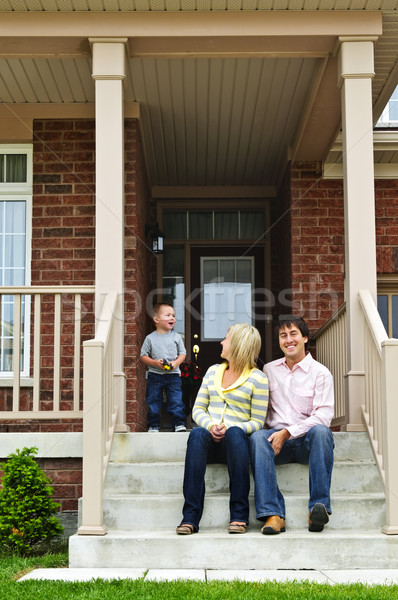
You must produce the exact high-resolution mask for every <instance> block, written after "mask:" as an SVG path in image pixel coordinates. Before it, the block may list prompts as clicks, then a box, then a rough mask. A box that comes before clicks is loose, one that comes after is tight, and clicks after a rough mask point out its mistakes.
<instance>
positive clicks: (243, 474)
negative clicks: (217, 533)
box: [176, 323, 268, 535]
mask: <svg viewBox="0 0 398 600" xmlns="http://www.w3.org/2000/svg"><path fill="white" fill-rule="evenodd" d="M221 346H222V352H221V358H224V359H225V361H226V362H224V363H222V364H220V365H213V366H212V367H210V368H209V369H208V371H207V373H206V375H205V377H204V379H203V383H202V385H201V387H200V389H199V392H198V395H197V397H196V401H195V404H194V407H193V410H192V417H193V419H194V421H196V423H197V424H198V425H199V427H197V428H196V429H193V430H192V431H191V433H190V436H189V438H188V445H187V453H186V457H185V471H184V486H183V492H184V499H185V503H184V508H183V511H182V512H183V519H182V521H181V525H179V526H178V527H177V529H176V532H177V533H178V534H180V535H190V534H191V533H196V532H197V531H199V521H200V519H201V516H202V512H203V504H204V496H205V472H206V464H207V463H226V464H227V465H228V473H229V481H230V503H229V507H230V525H229V527H228V532H229V533H246V527H247V524H248V522H249V499H248V496H249V489H250V476H249V449H248V436H249V435H250V434H251V433H253V432H254V431H257V430H259V429H261V428H262V427H263V424H264V420H265V416H266V414H267V406H268V379H267V377H266V375H264V373H262V372H261V371H260V370H259V369H257V368H256V360H257V357H258V354H259V351H260V347H261V338H260V334H259V332H258V331H257V329H255V327H252V326H251V325H248V324H247V323H240V324H237V325H232V327H230V328H229V329H228V333H227V335H226V337H225V339H224V340H223V341H222V342H221Z"/></svg>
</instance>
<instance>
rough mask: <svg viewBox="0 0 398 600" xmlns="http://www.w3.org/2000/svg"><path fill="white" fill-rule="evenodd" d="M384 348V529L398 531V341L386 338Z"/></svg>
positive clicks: (395, 532)
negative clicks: (397, 462)
mask: <svg viewBox="0 0 398 600" xmlns="http://www.w3.org/2000/svg"><path fill="white" fill-rule="evenodd" d="M381 347H382V353H383V358H382V369H383V372H382V402H383V416H384V435H383V458H384V471H385V495H386V524H385V525H384V527H383V529H382V532H383V533H386V534H389V535H393V534H395V535H397V534H398V468H397V464H396V458H397V456H398V436H397V425H398V402H397V379H396V371H397V365H398V340H395V339H391V340H384V341H383V342H382V343H381Z"/></svg>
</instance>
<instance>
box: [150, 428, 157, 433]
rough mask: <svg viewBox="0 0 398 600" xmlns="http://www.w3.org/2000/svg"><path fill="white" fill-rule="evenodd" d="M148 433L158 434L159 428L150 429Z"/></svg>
mask: <svg viewBox="0 0 398 600" xmlns="http://www.w3.org/2000/svg"><path fill="white" fill-rule="evenodd" d="M148 431H149V432H151V433H159V427H150V428H149V429H148Z"/></svg>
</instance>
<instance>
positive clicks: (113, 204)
mask: <svg viewBox="0 0 398 600" xmlns="http://www.w3.org/2000/svg"><path fill="white" fill-rule="evenodd" d="M126 43H127V38H92V39H90V44H91V46H92V54H93V73H92V77H93V79H94V81H95V149H96V159H95V160H96V164H95V172H96V177H95V184H96V240H95V244H96V246H95V311H96V319H97V324H98V318H99V316H100V313H101V307H102V304H103V301H104V297H105V295H106V294H107V293H108V292H110V291H112V290H115V291H116V292H117V293H118V306H117V315H116V319H115V324H114V326H115V328H116V331H115V348H114V353H115V381H114V385H115V393H116V397H117V398H118V403H119V409H118V416H117V422H116V431H126V408H125V405H126V402H125V399H126V393H125V376H124V372H123V369H124V360H123V357H124V308H123V298H124V110H123V108H124V105H123V100H124V92H123V84H124V79H125V77H126V64H125V63H126V61H125V44H126Z"/></svg>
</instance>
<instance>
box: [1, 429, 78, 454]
mask: <svg viewBox="0 0 398 600" xmlns="http://www.w3.org/2000/svg"><path fill="white" fill-rule="evenodd" d="M32 446H36V447H37V448H38V449H39V451H38V453H37V458H81V457H82V456H83V434H82V433H78V432H76V433H62V432H59V433H58V432H57V433H41V432H37V433H0V448H1V450H0V458H2V459H3V458H6V457H7V456H8V455H9V454H11V453H14V452H16V450H18V449H19V450H22V448H25V447H26V448H32Z"/></svg>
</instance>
